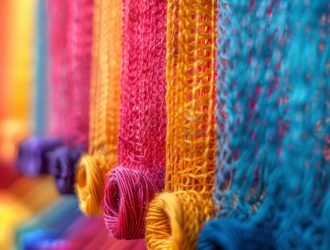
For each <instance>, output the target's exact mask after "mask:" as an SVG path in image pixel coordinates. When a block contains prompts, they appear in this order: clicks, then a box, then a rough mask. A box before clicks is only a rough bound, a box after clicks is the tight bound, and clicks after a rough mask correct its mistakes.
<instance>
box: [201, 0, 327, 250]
mask: <svg viewBox="0 0 330 250" xmlns="http://www.w3.org/2000/svg"><path fill="white" fill-rule="evenodd" d="M219 6H220V8H219V9H220V15H219V45H218V46H219V61H220V62H221V63H219V81H218V86H219V94H218V99H219V101H218V102H219V115H218V117H219V128H218V133H219V136H218V138H219V140H218V146H219V154H218V157H217V180H216V192H215V194H214V199H215V201H216V202H217V203H218V208H219V213H218V214H219V216H220V217H224V216H225V217H231V218H236V219H238V221H230V222H229V221H222V220H219V221H217V222H213V224H214V225H217V226H216V227H215V228H218V229H214V238H218V239H220V238H221V241H222V242H221V244H223V243H224V242H225V241H228V240H229V239H230V238H232V232H233V231H237V230H238V231H239V230H241V229H242V228H245V229H247V230H248V231H247V232H246V233H247V235H253V234H255V235H259V238H258V239H257V236H255V237H254V239H253V237H252V238H250V239H249V240H246V239H245V240H244V239H243V238H244V237H243V238H242V237H240V238H239V239H235V241H241V240H243V241H244V246H245V248H247V249H328V248H329V240H328V234H329V225H328V223H326V221H327V219H328V214H329V205H328V203H329V202H328V201H327V199H328V196H329V190H328V184H327V183H329V177H328V174H327V173H328V171H329V167H330V165H329V154H328V150H329V141H328V138H329V134H328V133H329V123H328V122H326V121H327V120H329V104H328V101H327V100H329V93H330V92H329V86H328V85H327V84H326V81H327V79H328V78H329V74H330V71H329V60H328V59H329V46H327V44H329V41H330V40H329V39H330V38H329V35H328V34H329V23H327V21H326V20H327V19H329V7H330V6H329V4H328V3H327V1H314V2H304V3H302V2H301V1H295V0H294V1H286V0H277V1H271V0H269V1H267V0H260V1H254V0H251V1H244V2H243V1H230V2H229V1H225V0H220V1H219ZM221 35H222V37H221ZM224 93H227V94H224ZM244 220H247V221H248V222H239V221H244ZM210 226H211V225H207V226H206V227H205V229H204V230H203V232H202V233H201V235H200V249H207V248H206V247H211V246H212V245H213V244H214V238H213V239H212V237H209V234H210V233H209V231H208V230H209V228H210ZM260 227H261V228H263V229H265V230H266V231H267V234H263V233H253V232H256V230H258V228H260ZM217 230H218V231H217ZM260 236H261V237H260ZM207 238H208V239H207ZM251 240H252V241H251ZM208 241H209V245H208V243H207V242H208ZM256 241H258V245H257V246H256V245H255V242H256ZM232 244H233V243H232ZM209 249H212V248H209ZM223 249H240V248H239V247H238V248H230V247H229V246H228V247H223Z"/></svg>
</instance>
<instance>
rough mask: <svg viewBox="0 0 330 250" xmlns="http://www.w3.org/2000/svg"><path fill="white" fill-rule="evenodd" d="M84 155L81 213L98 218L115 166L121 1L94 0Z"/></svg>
mask: <svg viewBox="0 0 330 250" xmlns="http://www.w3.org/2000/svg"><path fill="white" fill-rule="evenodd" d="M94 11H95V12H94V30H93V58H92V63H93V65H92V83H91V97H90V128H89V148H88V151H89V152H88V154H86V155H84V156H83V157H82V158H81V160H80V162H79V165H78V172H77V176H76V189H77V193H78V197H79V201H80V208H81V210H82V211H83V212H84V213H86V214H87V215H101V213H102V199H103V184H104V181H105V178H106V174H107V173H108V171H109V170H111V168H112V167H113V166H114V165H115V164H116V163H117V144H118V140H117V135H118V126H119V106H120V105H119V104H120V75H121V33H122V31H121V21H122V20H121V11H122V9H121V1H120V0H113V1H110V0H95V7H94Z"/></svg>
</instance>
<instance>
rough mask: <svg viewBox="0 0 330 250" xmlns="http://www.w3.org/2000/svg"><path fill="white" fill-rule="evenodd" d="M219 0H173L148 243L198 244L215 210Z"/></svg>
mask: <svg viewBox="0 0 330 250" xmlns="http://www.w3.org/2000/svg"><path fill="white" fill-rule="evenodd" d="M216 14H217V6H216V1H215V0H193V1H191V0H169V1H168V9H167V58H166V64H167V65H166V80H167V95H166V104H167V115H168V116H167V117H168V125H167V137H166V161H167V162H166V180H165V182H166V183H165V191H166V192H163V193H161V194H159V195H158V196H156V197H155V199H154V200H153V201H152V203H151V204H150V206H149V208H148V213H147V218H146V224H147V226H146V241H147V246H148V248H149V249H180V250H184V249H195V248H196V243H197V235H198V233H199V230H200V228H201V226H202V225H203V223H204V222H205V221H206V220H208V219H209V218H211V217H212V216H213V215H214V209H213V203H212V192H213V188H214V174H215V157H216V98H215V94H216V72H215V68H216Z"/></svg>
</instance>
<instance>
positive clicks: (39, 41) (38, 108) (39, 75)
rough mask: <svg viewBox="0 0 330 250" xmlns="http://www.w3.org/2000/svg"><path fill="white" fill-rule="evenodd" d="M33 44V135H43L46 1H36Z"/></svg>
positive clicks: (45, 76)
mask: <svg viewBox="0 0 330 250" xmlns="http://www.w3.org/2000/svg"><path fill="white" fill-rule="evenodd" d="M37 2H38V3H37V13H36V16H37V17H36V31H35V32H34V34H35V39H36V41H35V43H36V52H35V70H34V72H35V77H34V82H35V84H34V93H35V94H34V101H33V104H34V108H33V111H34V114H33V117H34V129H33V131H34V133H35V134H37V135H43V134H44V132H45V122H46V108H47V103H46V100H47V96H48V95H47V84H46V83H47V73H48V69H47V63H48V62H47V53H48V51H47V6H46V5H47V3H46V2H47V1H45V0H37Z"/></svg>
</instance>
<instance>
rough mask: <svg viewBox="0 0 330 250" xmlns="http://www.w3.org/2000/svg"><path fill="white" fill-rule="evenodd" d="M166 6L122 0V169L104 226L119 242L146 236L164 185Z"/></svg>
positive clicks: (111, 185)
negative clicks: (152, 204)
mask: <svg viewBox="0 0 330 250" xmlns="http://www.w3.org/2000/svg"><path fill="white" fill-rule="evenodd" d="M166 5H167V4H166V2H165V1H158V0H151V1H150V0H144V1H140V0H125V1H123V71H122V81H121V106H120V129H119V166H117V167H116V168H115V169H114V170H112V172H111V174H110V175H109V177H108V179H107V182H106V185H105V191H104V218H105V222H106V225H107V226H108V228H109V230H110V231H111V232H112V234H113V235H114V237H116V238H119V239H138V238H143V237H144V231H145V214H146V206H147V205H148V203H149V202H150V201H151V200H152V199H153V197H154V194H155V193H156V192H159V191H161V190H162V188H163V187H164V172H165V135H166V107H165V93H166V82H165V58H166V45H165V38H166ZM132 221H134V223H132Z"/></svg>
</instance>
